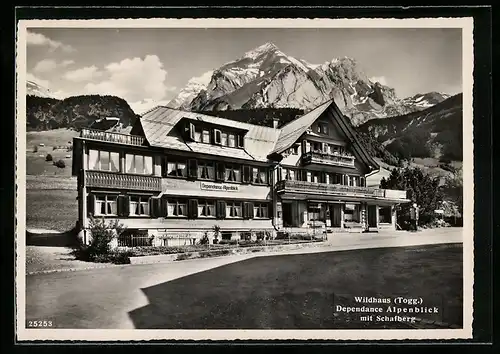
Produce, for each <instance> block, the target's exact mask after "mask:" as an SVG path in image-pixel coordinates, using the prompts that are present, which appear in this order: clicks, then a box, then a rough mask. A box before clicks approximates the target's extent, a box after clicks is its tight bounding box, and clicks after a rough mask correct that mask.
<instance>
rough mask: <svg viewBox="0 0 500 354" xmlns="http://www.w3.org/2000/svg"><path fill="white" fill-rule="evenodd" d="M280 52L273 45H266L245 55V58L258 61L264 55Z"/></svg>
mask: <svg viewBox="0 0 500 354" xmlns="http://www.w3.org/2000/svg"><path fill="white" fill-rule="evenodd" d="M277 50H279V49H278V47H276V46H275V45H274V44H273V43H270V42H268V43H265V44H263V45H261V46H258V47H257V48H254V49H252V50H250V51H248V52H246V53H245V55H244V56H243V57H244V58H250V59H254V60H255V59H256V58H258V57H259V56H261V55H262V54H265V53H268V52H272V51H277Z"/></svg>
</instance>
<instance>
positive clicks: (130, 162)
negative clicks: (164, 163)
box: [125, 154, 153, 175]
mask: <svg viewBox="0 0 500 354" xmlns="http://www.w3.org/2000/svg"><path fill="white" fill-rule="evenodd" d="M125 166H126V171H127V173H136V174H141V175H152V174H153V157H152V156H143V155H132V154H127V155H126V156H125Z"/></svg>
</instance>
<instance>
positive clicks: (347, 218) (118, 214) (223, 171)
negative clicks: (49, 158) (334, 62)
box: [72, 101, 408, 246]
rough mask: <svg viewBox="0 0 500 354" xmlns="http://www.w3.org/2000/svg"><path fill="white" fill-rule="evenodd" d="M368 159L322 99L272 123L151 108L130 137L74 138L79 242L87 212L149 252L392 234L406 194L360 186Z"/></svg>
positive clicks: (372, 167)
mask: <svg viewBox="0 0 500 354" xmlns="http://www.w3.org/2000/svg"><path fill="white" fill-rule="evenodd" d="M378 169H379V167H378V165H377V163H376V161H375V160H373V158H372V157H371V156H369V154H368V153H367V152H366V150H365V149H364V148H363V146H362V145H361V144H360V143H359V141H358V140H357V138H356V135H355V132H354V130H353V127H352V125H351V123H350V122H349V120H348V119H347V118H346V117H345V116H343V114H342V113H341V112H340V110H339V109H338V107H337V106H336V105H335V103H334V102H333V101H328V102H326V103H324V104H322V105H320V106H318V107H316V108H315V109H313V110H311V111H310V112H308V113H307V114H305V115H303V116H301V117H297V118H296V119H294V120H293V121H291V122H290V123H288V124H286V125H284V126H283V127H281V128H278V127H277V124H276V122H275V124H274V127H264V126H259V125H253V124H248V123H242V122H237V121H232V120H228V119H223V118H218V117H212V116H207V115H203V114H198V113H194V112H184V111H180V110H176V109H171V108H167V107H156V108H155V109H153V110H151V111H149V112H147V113H145V114H144V115H143V116H142V117H141V118H140V119H139V120H138V121H137V122H136V124H135V126H134V127H133V128H132V130H131V132H130V135H125V134H118V133H112V132H106V131H98V130H94V129H83V130H82V132H81V135H80V137H77V138H75V139H74V148H73V170H72V173H73V175H75V176H77V179H78V210H79V224H80V227H81V229H82V233H81V235H82V238H83V239H84V241H88V238H89V235H88V233H87V230H88V227H89V218H90V217H91V216H94V217H99V218H101V217H102V218H104V219H106V220H109V221H118V222H119V223H120V224H122V225H123V226H124V227H125V228H126V229H127V230H126V233H125V234H126V235H131V236H133V237H137V238H139V237H142V238H144V239H148V240H150V244H154V245H166V246H168V245H184V244H192V243H194V242H196V241H197V240H199V239H200V238H202V237H203V236H204V235H205V234H207V236H208V237H209V238H210V237H212V235H213V231H212V230H213V229H214V226H217V227H218V228H219V229H220V232H221V238H223V239H224V238H226V239H229V238H240V237H247V236H249V235H251V236H252V237H255V235H257V234H259V235H266V236H273V235H276V233H277V232H281V231H285V232H286V231H293V232H312V233H316V232H321V233H323V232H325V231H342V230H355V231H376V230H378V229H380V228H384V227H385V228H394V227H395V220H396V215H395V208H394V206H395V205H396V204H398V203H405V202H408V200H407V199H406V192H405V191H395V190H383V189H377V188H367V187H366V177H367V176H368V175H370V174H373V173H375V172H377V171H378Z"/></svg>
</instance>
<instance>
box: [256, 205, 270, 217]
mask: <svg viewBox="0 0 500 354" xmlns="http://www.w3.org/2000/svg"><path fill="white" fill-rule="evenodd" d="M253 215H254V218H268V217H269V205H268V204H267V203H256V204H254V206H253Z"/></svg>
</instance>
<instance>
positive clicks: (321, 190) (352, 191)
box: [276, 180, 406, 200]
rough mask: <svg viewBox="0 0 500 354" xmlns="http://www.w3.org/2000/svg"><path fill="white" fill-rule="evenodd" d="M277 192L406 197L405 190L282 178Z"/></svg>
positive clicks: (277, 186)
mask: <svg viewBox="0 0 500 354" xmlns="http://www.w3.org/2000/svg"><path fill="white" fill-rule="evenodd" d="M276 191H277V192H287V193H290V192H291V193H293V192H296V193H309V194H327V195H328V194H331V195H339V194H340V195H343V196H359V197H379V198H390V199H402V200H403V199H406V191H399V190H389V189H379V188H369V187H354V186H345V185H340V184H327V183H314V182H307V181H293V180H282V181H279V182H278V183H277V184H276Z"/></svg>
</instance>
